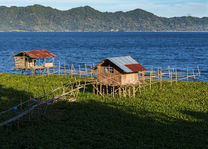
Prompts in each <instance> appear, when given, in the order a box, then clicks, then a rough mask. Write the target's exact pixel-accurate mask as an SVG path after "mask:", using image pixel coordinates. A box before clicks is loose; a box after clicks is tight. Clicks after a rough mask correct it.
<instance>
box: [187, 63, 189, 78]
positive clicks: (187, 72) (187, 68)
mask: <svg viewBox="0 0 208 149" xmlns="http://www.w3.org/2000/svg"><path fill="white" fill-rule="evenodd" d="M188 75H189V74H188V65H187V81H188V78H189V76H188Z"/></svg>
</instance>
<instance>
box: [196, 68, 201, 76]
mask: <svg viewBox="0 0 208 149" xmlns="http://www.w3.org/2000/svg"><path fill="white" fill-rule="evenodd" d="M197 69H198V75H199V78H200V76H201V73H200V70H199V65H197Z"/></svg>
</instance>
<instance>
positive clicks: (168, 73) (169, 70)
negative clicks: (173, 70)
mask: <svg viewBox="0 0 208 149" xmlns="http://www.w3.org/2000/svg"><path fill="white" fill-rule="evenodd" d="M168 76H169V81H170V66H168Z"/></svg>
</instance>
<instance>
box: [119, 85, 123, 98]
mask: <svg viewBox="0 0 208 149" xmlns="http://www.w3.org/2000/svg"><path fill="white" fill-rule="evenodd" d="M118 90H119V97H120V98H121V96H122V95H121V87H120V86H119V89H118Z"/></svg>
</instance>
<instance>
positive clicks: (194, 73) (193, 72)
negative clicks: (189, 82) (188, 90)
mask: <svg viewBox="0 0 208 149" xmlns="http://www.w3.org/2000/svg"><path fill="white" fill-rule="evenodd" d="M193 76H194V79H196V76H195V72H194V69H193Z"/></svg>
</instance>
